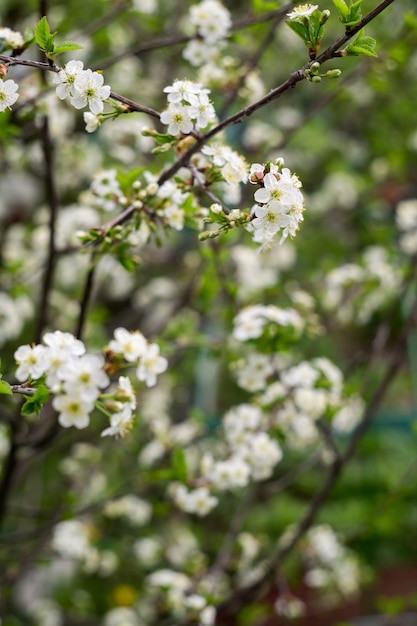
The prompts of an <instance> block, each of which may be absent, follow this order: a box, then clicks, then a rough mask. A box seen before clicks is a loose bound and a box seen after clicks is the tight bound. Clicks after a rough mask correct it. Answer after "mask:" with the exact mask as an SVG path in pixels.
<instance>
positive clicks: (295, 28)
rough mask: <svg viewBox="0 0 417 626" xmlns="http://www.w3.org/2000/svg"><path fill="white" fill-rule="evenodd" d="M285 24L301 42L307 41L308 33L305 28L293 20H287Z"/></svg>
mask: <svg viewBox="0 0 417 626" xmlns="http://www.w3.org/2000/svg"><path fill="white" fill-rule="evenodd" d="M285 23H286V24H287V25H288V26H289V27H290V28H291V30H293V31H294V32H295V33H296V34H297V35H298V36H299V37H301V39H302V40H303V41H309V39H310V32H309V29H308V27H307V26H305V25H304V24H302V23H301V22H297V21H295V20H288V21H286V22H285Z"/></svg>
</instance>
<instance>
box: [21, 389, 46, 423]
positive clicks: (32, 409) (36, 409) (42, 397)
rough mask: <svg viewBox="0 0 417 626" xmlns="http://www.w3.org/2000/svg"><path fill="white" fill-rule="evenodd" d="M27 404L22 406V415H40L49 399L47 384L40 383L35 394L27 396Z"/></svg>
mask: <svg viewBox="0 0 417 626" xmlns="http://www.w3.org/2000/svg"><path fill="white" fill-rule="evenodd" d="M25 400H26V402H25V404H24V405H23V406H22V411H21V413H22V415H33V413H35V414H36V415H37V416H39V414H40V411H41V408H42V406H43V405H44V404H45V402H47V401H48V400H49V391H48V389H47V388H46V387H45V385H39V387H38V388H37V389H36V391H35V393H34V395H33V396H25Z"/></svg>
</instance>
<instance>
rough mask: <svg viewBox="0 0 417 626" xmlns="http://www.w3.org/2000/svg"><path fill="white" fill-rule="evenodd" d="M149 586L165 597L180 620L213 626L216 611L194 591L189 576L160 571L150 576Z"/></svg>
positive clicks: (168, 605)
mask: <svg viewBox="0 0 417 626" xmlns="http://www.w3.org/2000/svg"><path fill="white" fill-rule="evenodd" d="M146 582H147V584H148V585H149V586H150V587H152V588H153V590H154V592H159V593H160V594H164V595H165V598H164V599H165V603H166V605H167V607H168V608H169V609H170V610H171V611H172V612H173V614H174V615H175V617H176V618H177V619H178V620H187V621H192V623H194V624H196V625H197V626H213V624H214V622H215V618H216V609H215V607H214V606H211V605H210V604H208V602H207V599H206V598H205V597H204V596H203V595H201V594H199V593H195V592H194V591H193V590H192V581H191V579H190V578H188V576H186V575H185V574H182V573H181V572H177V571H174V570H171V569H160V570H156V571H155V572H153V573H152V574H150V575H149V576H148V578H147V581H146Z"/></svg>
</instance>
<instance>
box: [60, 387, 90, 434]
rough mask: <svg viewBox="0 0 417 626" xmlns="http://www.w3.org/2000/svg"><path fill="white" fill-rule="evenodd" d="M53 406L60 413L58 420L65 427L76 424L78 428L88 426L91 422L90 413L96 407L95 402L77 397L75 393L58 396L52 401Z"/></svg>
mask: <svg viewBox="0 0 417 626" xmlns="http://www.w3.org/2000/svg"><path fill="white" fill-rule="evenodd" d="M52 406H53V407H54V409H56V410H57V411H58V413H59V416H58V422H59V423H60V424H61V426H63V427H64V428H70V427H71V426H75V427H76V428H79V429H81V428H87V426H88V425H89V423H90V413H91V411H92V410H93V409H94V402H93V401H90V400H85V399H82V398H77V397H76V396H75V395H74V393H70V394H68V395H67V394H62V395H60V396H56V397H55V398H54V399H53V401H52Z"/></svg>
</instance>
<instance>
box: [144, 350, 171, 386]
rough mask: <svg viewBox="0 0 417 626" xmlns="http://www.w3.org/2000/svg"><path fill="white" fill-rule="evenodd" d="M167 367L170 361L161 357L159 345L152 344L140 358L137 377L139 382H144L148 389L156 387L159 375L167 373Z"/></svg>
mask: <svg viewBox="0 0 417 626" xmlns="http://www.w3.org/2000/svg"><path fill="white" fill-rule="evenodd" d="M167 367H168V361H167V359H166V358H165V357H163V356H160V354H159V346H158V344H156V343H151V344H149V345H148V346H147V348H146V351H145V353H144V354H143V355H142V356H141V358H140V362H139V365H138V368H137V370H136V376H137V378H138V380H141V381H144V382H145V384H146V386H147V387H153V386H154V385H156V377H157V375H158V374H162V373H163V372H165V370H166V369H167Z"/></svg>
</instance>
